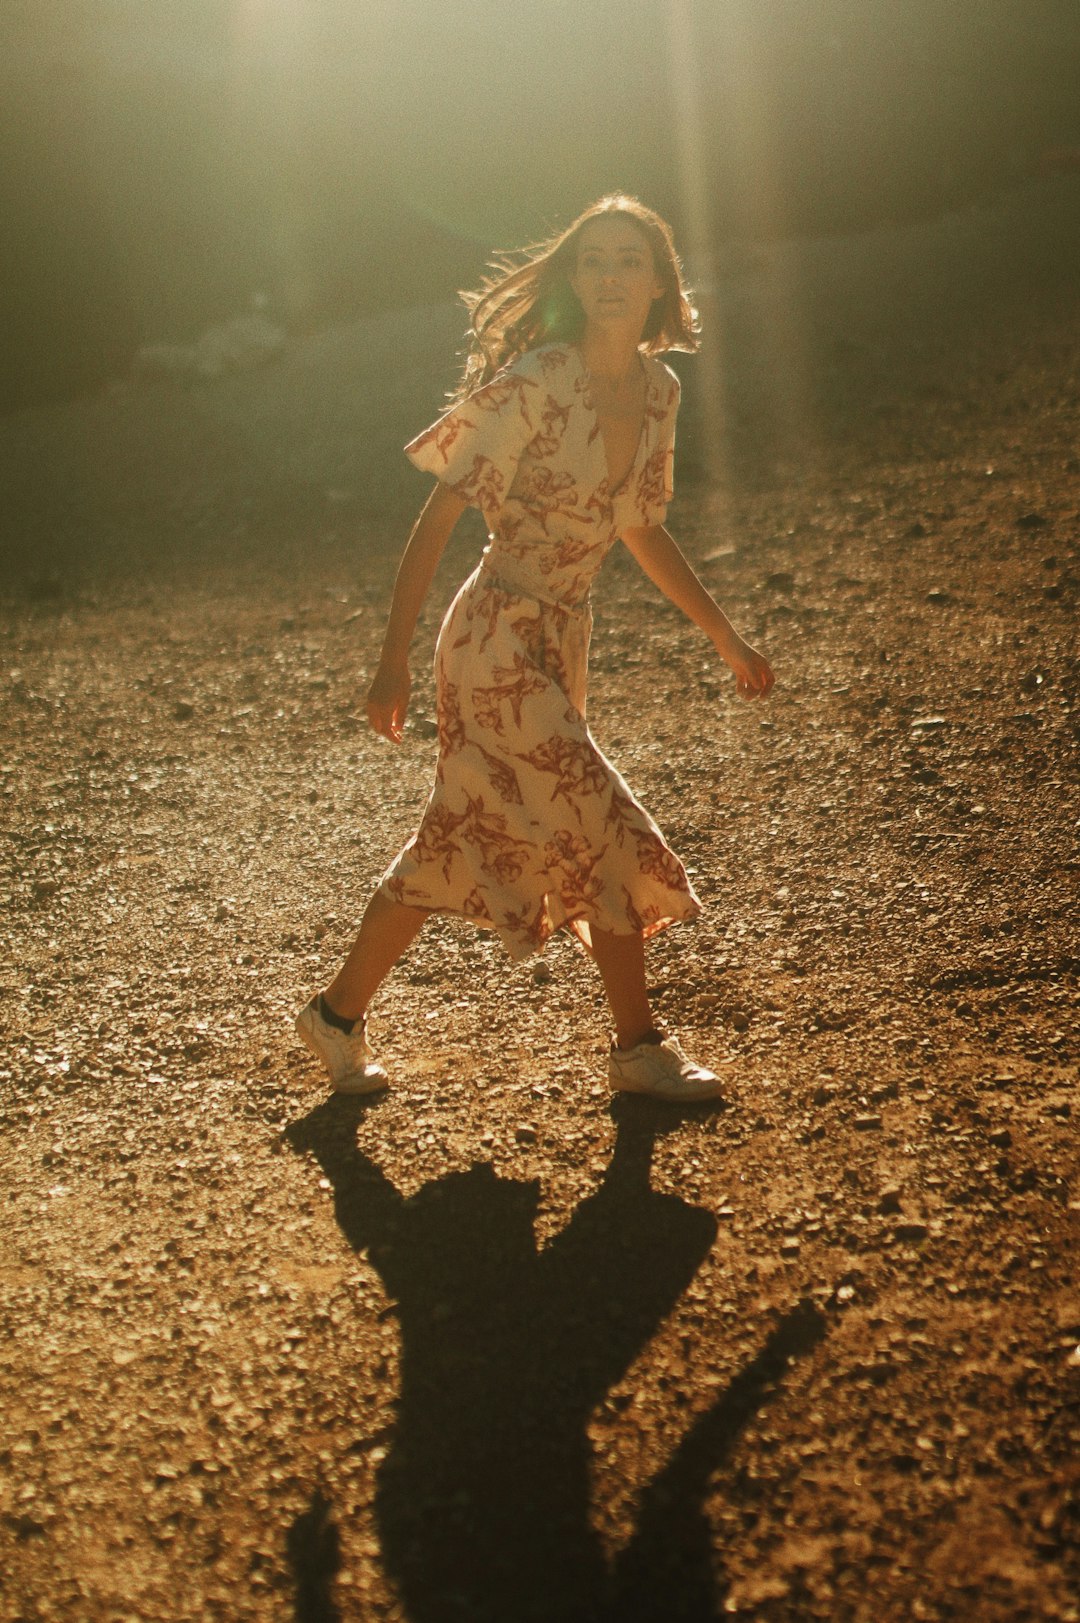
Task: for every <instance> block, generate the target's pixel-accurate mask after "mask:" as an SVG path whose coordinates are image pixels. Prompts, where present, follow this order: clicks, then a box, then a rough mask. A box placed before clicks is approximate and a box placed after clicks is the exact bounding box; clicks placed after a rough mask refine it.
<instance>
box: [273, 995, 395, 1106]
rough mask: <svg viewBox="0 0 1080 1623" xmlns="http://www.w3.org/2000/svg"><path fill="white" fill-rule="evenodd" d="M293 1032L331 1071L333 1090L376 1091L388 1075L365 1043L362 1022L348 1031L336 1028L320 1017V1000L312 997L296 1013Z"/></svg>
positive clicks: (388, 1080)
mask: <svg viewBox="0 0 1080 1623" xmlns="http://www.w3.org/2000/svg"><path fill="white" fill-rule="evenodd" d="M296 1035H297V1036H298V1037H299V1038H300V1041H301V1042H302V1043H304V1044H306V1046H307V1047H308V1048H310V1049H311V1052H312V1053H313V1054H314V1055H315V1056H316V1058H317V1059H321V1060H322V1062H323V1064H324V1065H325V1066H326V1069H327V1070H328V1071H329V1073H330V1085H331V1087H332V1088H333V1089H334V1092H335V1093H378V1091H379V1089H380V1088H385V1087H387V1086H388V1085H389V1082H390V1078H389V1077H388V1076H387V1074H386V1071H385V1070H384V1069H383V1067H382V1066H381V1065H380V1064H379V1062H378V1060H377V1059H375V1058H374V1057H373V1055H372V1052H371V1049H370V1048H369V1047H368V1041H367V1033H366V1032H365V1029H364V1022H363V1021H362V1020H361V1021H360V1022H359V1023H358V1025H357V1026H356V1027H355V1028H354V1029H353V1030H352V1031H351V1032H350V1031H339V1030H338V1028H337V1026H332V1025H330V1023H329V1022H328V1021H326V1020H324V1019H323V1017H322V1015H321V1014H320V1013H319V1002H318V999H317V998H312V1000H311V1002H310V1003H309V1004H308V1005H307V1007H306V1008H304V1009H301V1010H300V1013H299V1014H298V1015H297V1017H296Z"/></svg>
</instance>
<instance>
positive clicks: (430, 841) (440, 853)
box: [413, 801, 467, 879]
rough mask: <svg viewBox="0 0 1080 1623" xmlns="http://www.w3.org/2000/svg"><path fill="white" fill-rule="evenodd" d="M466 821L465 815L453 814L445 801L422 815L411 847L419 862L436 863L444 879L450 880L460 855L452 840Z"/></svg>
mask: <svg viewBox="0 0 1080 1623" xmlns="http://www.w3.org/2000/svg"><path fill="white" fill-rule="evenodd" d="M466 821H467V813H464V812H454V811H451V810H450V807H449V806H448V805H447V804H446V803H445V801H436V802H435V804H434V805H431V806H429V807H428V809H427V811H426V812H425V813H424V818H423V821H422V822H421V824H420V827H419V828H418V829H417V831H416V839H415V840H414V842H413V847H414V850H415V852H416V856H417V859H418V860H419V861H420V862H438V863H439V865H440V866H441V868H442V875H443V878H444V879H449V878H450V868H451V865H452V864H453V860H454V858H455V857H457V856H460V855H461V846H460V844H459V842H458V841H457V840H456V839H455V838H454V836H455V835H456V834H457V832H458V830H459V829H461V828H462V827H463V826H464V824H465V823H466Z"/></svg>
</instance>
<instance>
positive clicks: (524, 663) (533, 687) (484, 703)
mask: <svg viewBox="0 0 1080 1623" xmlns="http://www.w3.org/2000/svg"><path fill="white" fill-rule="evenodd" d="M492 675H493V676H494V677H495V680H494V682H492V683H491V684H490V686H488V687H478V688H473V690H472V703H473V711H474V714H475V716H476V720H477V724H478V726H480V727H482V728H483V729H484V730H485V731H488V732H492V733H498V735H499V737H500V738H501V737H502V736H503V732H504V727H503V709H502V707H503V705H504V704H508V705H509V706H510V710H511V714H512V715H513V717H514V726H515V727H516V728H517V729H518V731H519V732H520V731H521V707H522V705H523V704H524V703H525V700H526V699H528V698H530V697H531V696H532V695H533V694H534V693H543V692H544V690H545V688H546V687H547V685H548V681H547V677H546V676H544V675H543V674H542V673H541V672H540V671H538V670H537V669H536V668H535V666H532V665H530V663H529V661H528V660H527V659H526V658H525V655H524V654H515V655H514V663H513V665H512V667H510V668H509V669H507V668H506V667H505V666H503V665H497V666H496V667H495V669H494V671H493V672H492Z"/></svg>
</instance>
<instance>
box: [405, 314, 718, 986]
mask: <svg viewBox="0 0 1080 1623" xmlns="http://www.w3.org/2000/svg"><path fill="white" fill-rule="evenodd" d="M643 364H644V366H645V371H646V382H647V390H646V410H645V418H644V422H643V425H642V432H641V439H640V441H639V444H638V448H637V454H636V456H635V459H634V462H633V465H632V467H631V469H630V472H629V474H628V475H627V477H626V479H625V480H624V481H623V483H622V485H621V486H620V488H619V489H618V490H617V491H615V492H614V493H613V492H612V491H611V490H610V488H609V479H608V470H607V462H606V456H605V452H604V445H603V438H602V436H601V434H600V432H599V425H598V422H597V418H596V411H595V407H594V404H593V400H592V397H591V394H590V388H589V379H588V375H587V373H586V371H585V367H584V364H583V362H582V360H581V356H580V354H579V353H578V351H577V350H576V349H575V348H573V347H572V346H570V345H547V346H545V347H544V348H542V349H538V350H534V351H532V352H531V353H529V354H527V355H524V356H522V357H521V358H520V359H519V360H518V361H516V362H515V363H514V364H513V365H512V366H510V367H508V368H506V369H505V370H504V371H503V372H501V373H499V374H498V375H497V376H496V377H495V378H493V379H492V380H491V381H490V382H489V383H488V384H486V385H485V386H484V387H483V388H482V389H479V390H477V391H476V393H474V394H473V395H471V396H470V397H469V398H468V399H467V400H466V401H464V402H463V403H462V404H460V405H458V406H456V407H454V409H453V410H452V411H449V412H447V413H446V415H445V416H444V417H442V418H440V419H439V421H438V422H436V423H434V424H433V425H432V426H431V427H430V428H429V429H427V430H425V432H424V433H423V434H421V435H420V436H419V437H418V438H417V439H415V440H413V441H412V443H411V444H410V445H408V446H407V447H406V451H407V454H408V455H409V457H410V458H411V459H412V461H413V462H414V463H415V464H416V465H417V466H418V467H419V468H422V469H424V470H425V471H426V472H429V473H433V474H434V475H435V476H436V478H438V479H439V480H441V481H442V482H443V483H444V484H446V485H448V486H449V487H450V489H452V490H454V491H456V492H457V494H458V495H460V496H461V497H462V498H463V499H464V500H465V501H467V502H469V503H470V504H471V505H473V506H476V507H479V508H480V510H481V512H482V513H483V514H484V517H485V520H486V522H487V525H488V529H489V532H490V533H489V539H488V545H487V547H486V548H485V551H484V556H483V559H482V561H481V563H480V566H479V568H478V569H477V570H476V571H474V573H473V574H472V575H471V576H470V577H469V579H468V580H467V581H466V582H465V584H464V585H463V586H462V588H461V590H460V591H459V592H458V594H457V596H456V597H455V599H454V601H453V603H452V604H451V606H450V608H449V610H448V612H447V615H446V618H445V620H444V621H443V625H442V629H441V631H440V633H439V640H438V644H437V647H436V654H435V668H436V679H437V693H438V738H439V757H438V763H437V766H436V773H435V784H434V787H433V789H432V792H431V796H430V799H429V801H428V804H427V807H426V809H425V811H424V814H423V817H422V819H421V823H420V827H419V829H418V830H417V832H416V834H415V835H414V836H413V838H412V839H411V840H410V841H409V842H408V844H407V845H406V846H405V848H404V849H403V850H402V851H401V852H400V853H399V855H398V856H397V857H396V858H395V860H394V861H393V863H391V865H390V867H389V868H388V870H387V872H386V874H385V875H384V876H383V881H382V884H383V887H384V889H385V890H386V891H387V892H388V893H389V894H390V895H392V896H394V897H396V898H397V899H398V900H399V901H401V902H404V903H406V904H408V905H409V906H411V907H420V908H428V909H431V910H432V911H438V912H453V913H458V914H460V915H462V916H463V917H465V918H470V919H473V920H475V921H476V922H478V923H480V924H482V925H487V926H489V927H491V928H494V929H495V930H497V931H498V932H499V934H500V936H501V937H502V940H503V941H504V943H505V945H506V947H507V949H508V950H509V952H510V953H511V955H512V956H513V957H515V958H524V957H527V956H528V955H529V954H530V953H533V952H536V951H540V950H542V949H543V946H544V943H545V942H546V941H547V939H548V938H549V937H550V936H551V934H552V933H553V931H555V930H557V929H560V928H562V927H563V926H569V927H570V928H572V929H573V930H575V931H576V932H577V934H578V935H579V936H580V937H581V939H582V940H583V941H584V943H585V944H586V946H588V945H589V942H590V935H589V931H590V927H592V928H598V929H603V930H610V931H613V932H615V933H622V934H629V933H631V932H637V931H641V932H642V933H644V934H646V935H650V934H652V933H653V932H654V931H656V930H659V929H662V928H664V926H665V925H667V924H670V923H672V922H674V921H675V920H678V919H687V918H692V917H694V916H695V914H696V913H697V912H698V911H699V905H700V904H699V902H698V900H697V897H696V896H695V895H694V892H693V890H692V888H691V886H690V882H689V880H688V879H687V876H686V872H685V869H684V868H683V866H682V864H681V863H680V862H679V860H678V858H677V857H676V856H675V855H674V853H673V852H672V851H671V850H670V849H669V847H668V846H667V844H666V843H665V841H664V839H663V836H662V835H661V833H660V831H659V829H658V828H657V826H656V824H655V823H654V822H653V820H652V819H651V817H649V815H648V813H647V812H646V811H645V810H644V809H643V807H641V806H640V805H639V804H638V802H637V801H636V800H635V799H634V797H633V795H632V794H631V792H630V790H629V788H628V787H627V785H626V784H625V783H624V781H623V779H622V778H621V777H620V775H619V773H618V772H617V771H616V769H615V768H614V767H613V766H612V765H611V763H610V762H609V761H608V760H607V759H606V758H605V756H604V755H603V754H602V753H601V751H600V750H599V749H598V748H597V745H596V743H595V741H594V740H593V738H592V735H591V733H590V732H589V729H588V727H587V725H586V722H585V690H586V675H587V664H588V648H589V633H590V629H591V613H590V609H589V589H590V586H591V584H592V581H593V578H594V577H595V575H596V573H597V571H598V570H599V568H600V566H601V564H602V563H603V560H604V558H605V556H606V555H607V553H608V551H609V550H610V548H611V546H612V545H613V543H614V541H615V540H616V538H617V536H618V534H619V532H620V530H621V529H624V528H627V527H630V526H636V525H648V524H659V523H662V522H663V518H664V515H665V512H666V508H667V503H668V501H669V500H670V497H671V467H672V454H673V446H674V431H675V414H676V411H677V409H678V400H679V386H678V380H677V379H676V378H675V376H674V374H673V373H671V372H670V371H669V370H668V368H667V367H666V366H664V365H663V364H662V363H661V362H660V361H658V360H655V359H644V360H643Z"/></svg>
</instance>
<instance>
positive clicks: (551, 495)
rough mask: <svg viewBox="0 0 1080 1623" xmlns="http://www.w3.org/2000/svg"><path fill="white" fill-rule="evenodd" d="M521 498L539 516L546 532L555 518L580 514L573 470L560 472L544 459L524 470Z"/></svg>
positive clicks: (520, 486)
mask: <svg viewBox="0 0 1080 1623" xmlns="http://www.w3.org/2000/svg"><path fill="white" fill-rule="evenodd" d="M518 495H519V498H520V500H521V502H522V504H523V506H525V507H527V508H528V510H529V513H530V514H531V515H532V516H533V517H534V518H537V519H539V521H540V527H541V529H542V530H543V531H544V534H545V535H547V534H548V533H549V531H548V522H549V520H550V519H553V518H556V517H558V518H564V519H565V518H578V517H580V514H579V513H578V510H577V504H578V487H577V480H576V479H575V478H574V475H573V474H572V473H570V472H568V471H567V472H563V473H557V472H556V471H555V470H554V469H553V468H549V467H547V466H546V465H545V464H544V463H538V464H537V466H536V467H534V468H529V469H527V470H525V471H524V472H523V474H522V477H521V479H520V481H519V490H518Z"/></svg>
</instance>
